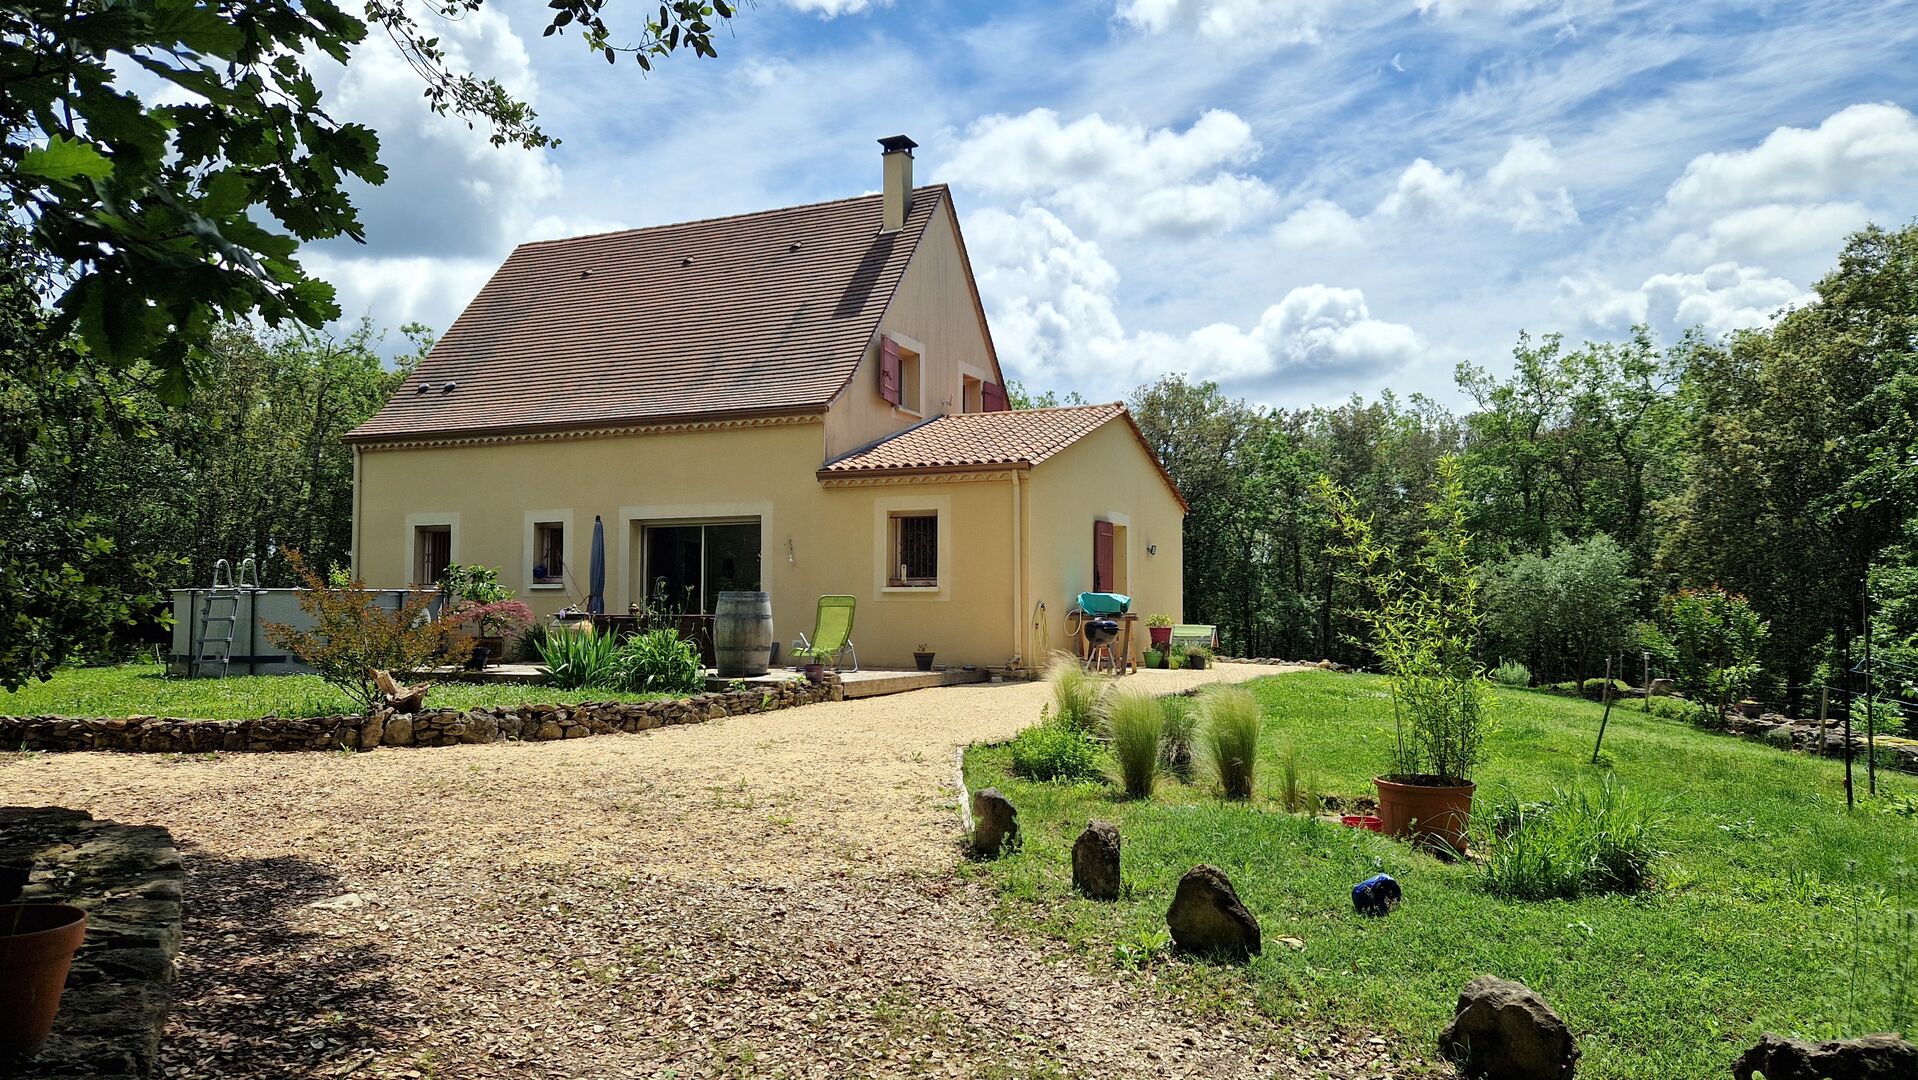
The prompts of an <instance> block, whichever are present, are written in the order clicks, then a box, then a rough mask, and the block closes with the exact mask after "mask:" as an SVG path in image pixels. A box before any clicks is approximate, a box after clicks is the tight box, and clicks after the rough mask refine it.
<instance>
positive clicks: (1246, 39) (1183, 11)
mask: <svg viewBox="0 0 1918 1080" xmlns="http://www.w3.org/2000/svg"><path fill="white" fill-rule="evenodd" d="M1339 6H1340V3H1339V0H1120V3H1119V7H1118V16H1119V19H1120V21H1121V22H1127V23H1131V24H1132V25H1134V26H1137V27H1139V28H1140V29H1142V30H1145V31H1147V32H1148V33H1154V34H1163V33H1167V32H1169V31H1179V30H1191V31H1193V32H1196V33H1197V34H1198V35H1199V36H1200V37H1203V38H1206V39H1208V40H1211V41H1214V42H1223V43H1227V44H1231V45H1262V46H1273V45H1315V44H1318V42H1319V40H1320V33H1319V31H1320V28H1321V27H1322V26H1323V25H1324V24H1325V23H1326V22H1327V21H1329V20H1330V19H1331V17H1332V16H1333V14H1334V13H1335V12H1336V11H1337V9H1338V7H1339Z"/></svg>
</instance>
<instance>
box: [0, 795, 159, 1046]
mask: <svg viewBox="0 0 1918 1080" xmlns="http://www.w3.org/2000/svg"><path fill="white" fill-rule="evenodd" d="M0 867H5V868H9V869H11V870H13V871H15V873H16V875H17V872H18V871H19V870H21V869H24V870H25V871H26V875H25V876H26V883H25V884H24V885H23V886H19V894H18V896H7V895H4V893H5V892H6V891H10V890H7V889H5V888H4V885H5V882H0V901H9V900H18V901H20V902H24V903H43V902H44V903H53V902H57V903H63V904H72V905H74V906H76V907H80V908H84V909H85V910H86V913H87V936H86V941H85V942H84V943H83V944H82V945H81V946H80V951H79V953H78V954H77V955H75V956H74V958H73V968H72V970H71V971H69V972H68V974H67V986H66V990H65V992H64V993H63V994H62V995H61V997H60V1012H59V1014H58V1015H57V1016H55V1017H54V1021H53V1038H52V1039H50V1040H48V1042H47V1045H46V1048H45V1049H43V1050H41V1051H40V1054H39V1056H38V1057H36V1058H35V1059H34V1060H33V1061H32V1062H31V1063H30V1064H27V1065H25V1066H21V1067H20V1068H21V1069H22V1070H23V1071H20V1072H8V1073H7V1075H9V1076H20V1077H56V1076H64V1077H77V1076H86V1077H95V1078H101V1080H111V1078H122V1077H146V1076H152V1075H154V1074H155V1073H156V1072H157V1071H158V1070H157V1068H156V1059H157V1056H158V1054H159V1047H160V1029H161V1028H162V1027H164V1026H165V1024H166V1016H167V1010H168V1009H169V1008H170V1007H171V1006H172V1003H173V976H174V959H175V957H177V956H178V955H179V953H180V888H181V884H182V883H183V881H184V880H185V876H186V875H185V872H184V871H183V870H182V869H181V866H180V853H179V852H178V851H177V850H175V848H174V846H173V837H172V835H171V834H169V833H168V832H167V831H166V830H165V829H163V828H160V827H159V826H157V825H121V824H118V823H116V822H112V821H95V820H94V819H93V817H92V815H90V814H87V813H85V812H83V811H79V810H67V809H64V808H62V807H54V806H45V807H0ZM10 880H13V881H17V880H18V877H17V876H15V877H13V878H11V879H10ZM0 1071H4V1070H0Z"/></svg>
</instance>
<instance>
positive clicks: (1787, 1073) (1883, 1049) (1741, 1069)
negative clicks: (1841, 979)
mask: <svg viewBox="0 0 1918 1080" xmlns="http://www.w3.org/2000/svg"><path fill="white" fill-rule="evenodd" d="M1754 1074H1756V1075H1759V1076H1763V1077H1764V1078H1765V1080H1892V1078H1893V1077H1898V1078H1900V1080H1904V1078H1908V1077H1912V1076H1918V1047H1914V1046H1912V1045H1911V1044H1910V1043H1908V1042H1906V1041H1905V1040H1903V1039H1901V1038H1899V1037H1898V1036H1896V1035H1866V1036H1864V1037H1862V1038H1857V1039H1837V1040H1833V1041H1831V1042H1822V1043H1808V1042H1800V1041H1799V1040H1797V1039H1787V1038H1785V1037H1784V1036H1782V1035H1773V1034H1771V1033H1769V1032H1767V1033H1766V1034H1764V1035H1762V1036H1760V1037H1759V1040H1758V1045H1757V1046H1754V1047H1752V1048H1751V1049H1750V1050H1747V1051H1745V1052H1744V1054H1742V1055H1740V1056H1739V1058H1738V1060H1737V1061H1735V1062H1733V1063H1732V1076H1733V1077H1734V1078H1736V1080H1752V1077H1753V1075H1754Z"/></svg>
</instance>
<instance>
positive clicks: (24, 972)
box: [0, 904, 87, 1062]
mask: <svg viewBox="0 0 1918 1080" xmlns="http://www.w3.org/2000/svg"><path fill="white" fill-rule="evenodd" d="M86 935H87V913H86V912H84V911H82V910H80V909H79V908H77V907H72V906H70V905H67V904H0V1062H4V1061H17V1060H22V1059H25V1058H29V1057H32V1056H33V1055H35V1054H37V1053H39V1052H40V1048H41V1047H42V1046H45V1045H46V1042H47V1036H48V1035H51V1034H52V1033H53V1016H54V1014H55V1013H56V1012H58V1011H59V1010H60V992H61V990H63V989H65V987H66V985H67V969H68V968H69V967H71V966H72V964H73V954H74V953H76V952H78V951H79V949H80V943H81V942H82V941H84V940H85V939H86Z"/></svg>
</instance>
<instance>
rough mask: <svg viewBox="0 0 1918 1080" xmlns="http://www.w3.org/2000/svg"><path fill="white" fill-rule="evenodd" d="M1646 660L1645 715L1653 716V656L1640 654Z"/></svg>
mask: <svg viewBox="0 0 1918 1080" xmlns="http://www.w3.org/2000/svg"><path fill="white" fill-rule="evenodd" d="M1639 655H1640V656H1642V657H1644V658H1645V682H1644V686H1645V715H1646V716H1650V715H1651V714H1652V654H1651V653H1648V652H1646V653H1640V654H1639Z"/></svg>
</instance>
